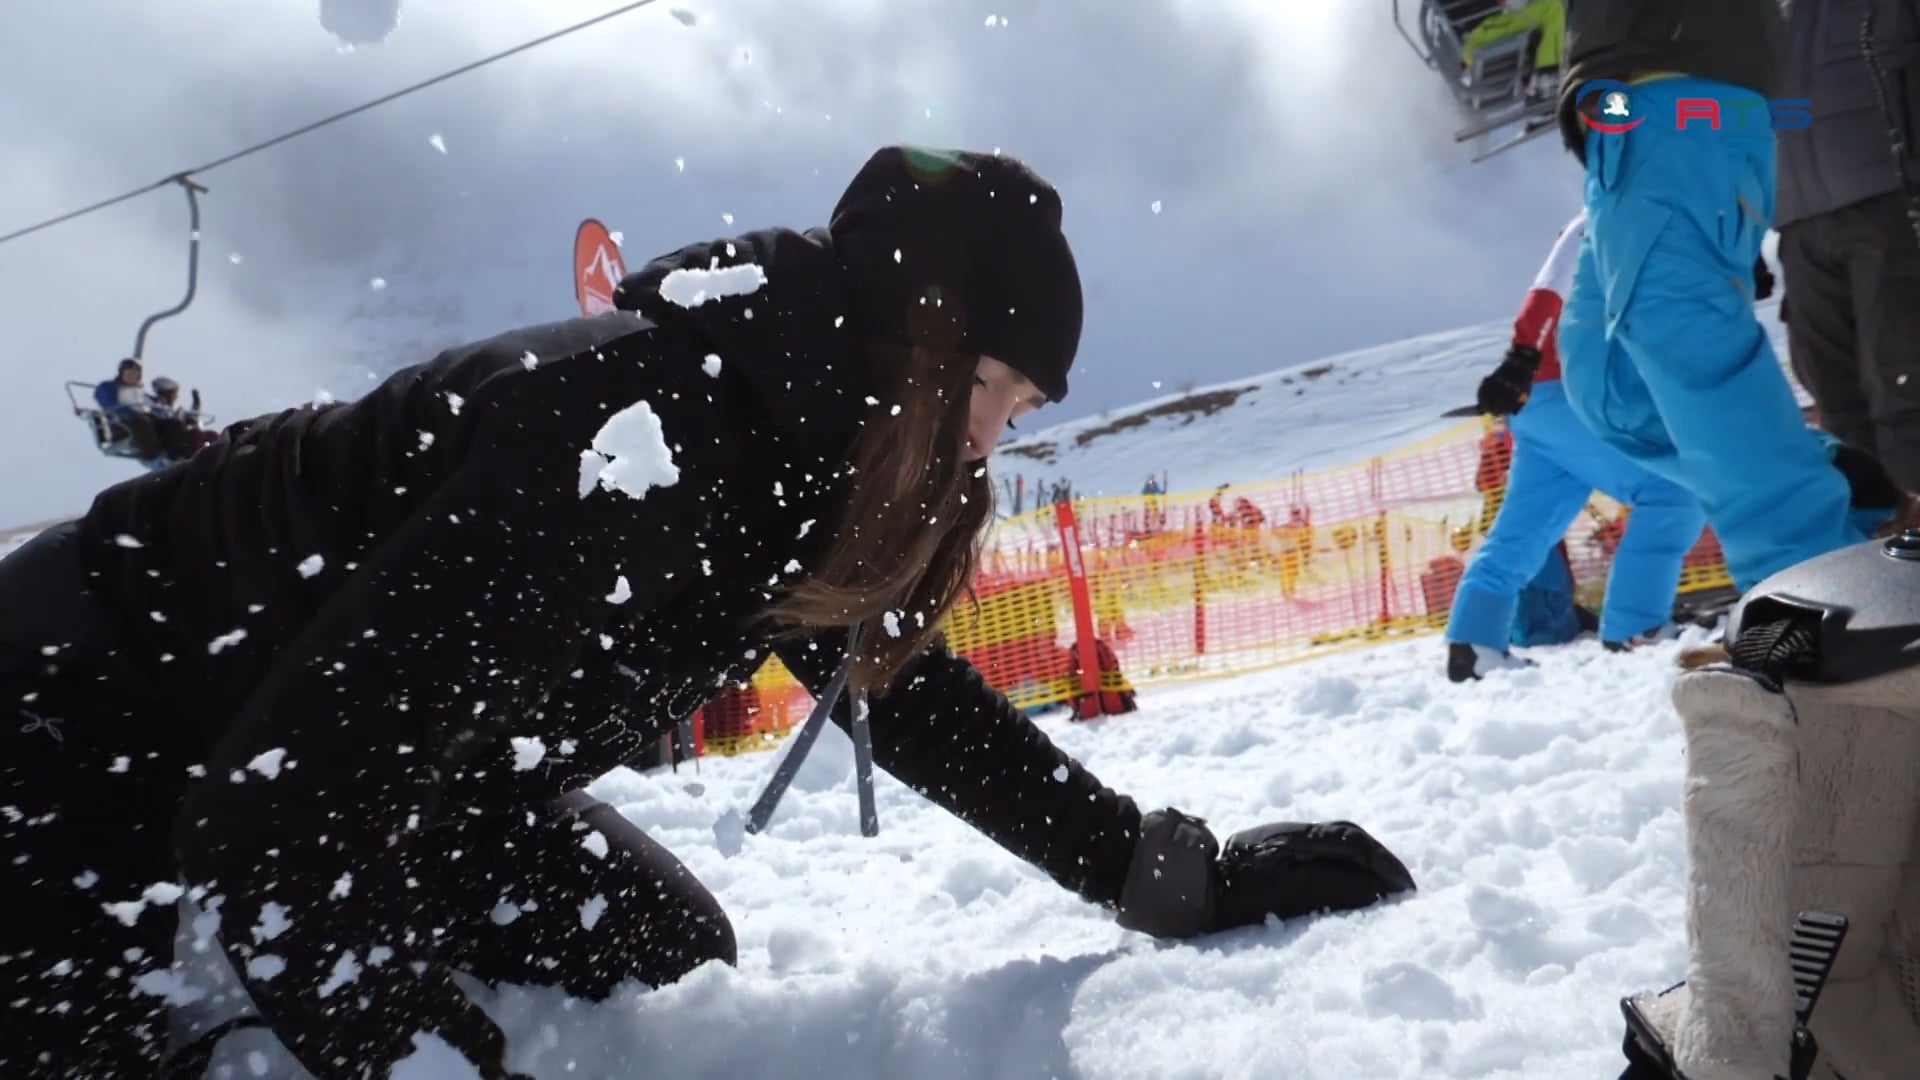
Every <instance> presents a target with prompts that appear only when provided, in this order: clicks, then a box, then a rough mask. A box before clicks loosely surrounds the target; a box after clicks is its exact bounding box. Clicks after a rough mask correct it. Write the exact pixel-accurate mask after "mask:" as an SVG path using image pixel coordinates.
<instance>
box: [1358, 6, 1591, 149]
mask: <svg viewBox="0 0 1920 1080" xmlns="http://www.w3.org/2000/svg"><path fill="white" fill-rule="evenodd" d="M1559 3H1562V0H1534V3H1533V4H1531V5H1524V4H1523V5H1520V6H1517V7H1513V6H1510V5H1509V4H1508V3H1506V2H1505V0H1421V2H1420V10H1419V13H1418V15H1417V16H1416V21H1415V28H1416V30H1417V31H1418V37H1417V38H1416V37H1415V36H1414V34H1411V33H1409V32H1408V31H1407V26H1406V22H1405V21H1404V19H1403V18H1402V16H1401V12H1400V0H1393V22H1394V28H1395V29H1397V30H1398V31H1399V32H1400V36H1401V37H1402V38H1404V39H1406V42H1407V44H1408V45H1409V46H1411V47H1412V48H1413V51H1414V54H1415V55H1417V56H1419V57H1420V59H1421V62H1423V63H1424V64H1426V65H1427V67H1429V68H1431V69H1432V70H1434V71H1435V72H1438V73H1439V74H1440V76H1441V77H1442V79H1443V80H1444V81H1445V83H1446V86H1447V89H1448V90H1449V91H1450V92H1451V94H1452V95H1453V99H1454V101H1455V102H1456V103H1457V104H1458V105H1459V106H1460V109H1461V111H1462V113H1463V114H1464V115H1466V116H1467V117H1469V118H1470V120H1469V123H1468V124H1467V125H1466V126H1464V127H1462V128H1461V129H1460V130H1458V131H1456V132H1454V141H1455V142H1462V143H1464V142H1471V141H1474V140H1477V139H1488V142H1487V144H1486V145H1485V146H1484V147H1483V148H1482V149H1481V150H1480V151H1479V152H1478V153H1476V154H1475V156H1474V157H1473V161H1475V162H1481V161H1485V160H1486V159H1488V158H1490V157H1492V156H1494V155H1495V154H1498V153H1501V152H1503V151H1506V150H1510V149H1512V148H1513V147H1515V146H1518V145H1520V144H1521V143H1522V142H1526V141H1529V140H1531V139H1533V138H1535V137H1537V136H1539V135H1542V134H1545V133H1546V132H1548V131H1551V130H1553V129H1554V127H1555V123H1556V120H1555V117H1556V110H1557V101H1556V99H1557V97H1558V92H1559V86H1560V76H1561V74H1562V66H1561V65H1559V64H1555V65H1553V66H1551V67H1546V68H1542V67H1541V66H1540V65H1539V64H1538V62H1537V58H1538V56H1539V53H1540V50H1541V49H1542V48H1543V47H1546V44H1547V43H1545V42H1543V41H1542V40H1541V38H1542V34H1541V32H1540V31H1539V30H1538V28H1537V27H1535V26H1532V25H1509V24H1506V23H1505V22H1504V21H1502V20H1496V16H1501V15H1504V14H1508V13H1509V12H1515V13H1518V12H1523V11H1525V10H1527V9H1528V8H1531V7H1534V6H1536V5H1545V4H1559ZM1490 20H1495V21H1491V22H1490ZM1503 31H1504V32H1503ZM1509 129H1512V130H1511V131H1510V130H1509ZM1499 133H1505V135H1504V137H1503V138H1498V139H1494V138H1490V137H1491V136H1494V135H1496V134H1499Z"/></svg>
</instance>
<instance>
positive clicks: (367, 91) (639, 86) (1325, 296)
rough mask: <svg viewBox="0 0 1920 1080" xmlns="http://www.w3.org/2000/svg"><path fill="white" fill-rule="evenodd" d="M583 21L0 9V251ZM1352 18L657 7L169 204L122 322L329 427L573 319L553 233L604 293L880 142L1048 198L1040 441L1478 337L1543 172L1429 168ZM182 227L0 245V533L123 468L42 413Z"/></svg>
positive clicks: (1376, 37) (1511, 286)
mask: <svg viewBox="0 0 1920 1080" xmlns="http://www.w3.org/2000/svg"><path fill="white" fill-rule="evenodd" d="M391 2H392V0H332V3H331V4H330V6H332V7H334V8H335V9H336V10H337V12H338V13H339V14H340V15H342V16H345V15H350V14H353V12H352V11H351V10H349V9H369V8H371V9H378V8H380V7H382V6H385V5H388V4H391ZM618 2H619V0H540V2H538V3H531V2H525V0H403V3H402V4H401V6H400V21H399V24H398V27H397V28H396V29H394V30H393V31H392V32H391V33H389V34H388V35H387V36H386V37H385V38H384V39H383V40H381V41H379V42H378V43H377V44H372V45H366V46H362V47H358V48H347V47H344V46H343V44H342V42H341V39H340V38H338V37H337V36H335V34H333V33H330V32H329V31H328V30H327V29H326V28H325V27H323V25H322V22H321V2H320V0H193V2H191V3H188V2H184V0H17V2H14V3H8V4H4V5H0V72H4V73H5V74H4V76H3V77H0V234H3V233H6V232H10V231H12V230H13V229H15V228H18V227H20V226H22V225H25V224H29V223H31V222H32V221H34V220H36V219H38V218H41V217H45V216H50V215H52V214H55V213H59V212H63V211H66V210H69V209H72V208H74V207H77V206H80V205H84V204H86V203H90V202H93V201H95V200H96V199H99V198H102V197H104V196H108V195H112V194H116V193H117V192H119V191H120V190H123V189H125V188H127V187H131V186H134V185H137V184H141V183H146V182H151V181H153V180H157V179H160V178H162V177H165V176H167V175H168V174H170V173H172V172H175V171H178V170H180V169H183V168H187V167H191V166H194V165H197V164H200V163H203V162H206V161H209V160H212V159H214V158H217V157H220V156H222V155H223V154H226V153H228V152H230V151H232V150H234V149H237V148H239V147H241V146H243V145H245V144H247V143H249V142H252V141H254V140H257V139H260V138H264V137H266V136H270V135H274V134H278V133H280V132H281V131H283V130H286V129H290V128H293V127H296V126H298V125H300V124H302V123H305V122H307V121H309V120H312V119H315V118H317V117H319V116H321V115H324V114H326V113H328V112H331V111H334V110H336V109H339V108H343V107H347V106H351V105H355V104H358V103H360V102H362V101H364V100H366V99H369V98H372V97H375V96H377V95H379V94H382V93H386V92H388V91H389V90H392V89H396V88H398V87H401V86H403V85H406V84H407V83H410V82H413V81H415V80H418V79H420V78H424V77H426V76H429V75H432V74H436V73H438V72H440V71H442V70H445V69H447V68H450V67H454V66H458V65H460V64H463V63H466V62H468V61H470V60H472V59H475V58H478V57H480V56H482V55H485V54H487V53H489V52H493V51H496V50H499V49H501V48H505V47H507V46H510V45H513V44H517V43H519V42H521V41H523V40H526V39H529V38H532V37H536V36H538V35H540V34H543V33H546V32H548V31H551V30H554V29H557V28H559V27H561V26H564V25H567V24H568V23H571V22H575V21H578V20H579V19H581V18H584V17H587V16H589V15H593V14H597V13H599V12H601V11H603V10H607V9H609V8H612V7H615V6H618ZM675 12H678V13H680V14H681V15H682V16H683V17H676V15H675ZM1389 12H1390V5H1389V2H1388V0H1338V2H1329V0H977V2H976V0H659V2H658V3H656V4H655V5H653V6H651V7H648V8H644V9H642V10H640V11H637V12H633V13H631V14H626V15H622V16H620V17H618V18H617V19H614V20H611V21H609V22H607V23H603V24H601V25H600V26H597V27H594V28H592V29H589V30H586V31H583V32H581V33H579V34H575V35H572V36H570V37H567V38H563V39H561V40H560V41H557V42H555V43H553V44H550V45H547V46H544V47H541V48H539V49H535V50H533V51H531V52H528V53H524V54H521V55H519V56H516V57H513V58H510V59H508V60H505V61H502V62H500V63H498V64H494V65H491V66H489V67H486V68H483V69H481V70H479V71H476V72H473V73H471V74H468V75H464V76H461V77H460V78H457V79H454V80H452V81H449V82H446V83H443V84H440V85H439V86H436V87H433V88H431V89H429V90H426V91H423V92H421V93H418V94H415V95H413V96H411V97H408V98H405V99H403V100H401V101H399V102H396V103H394V104H391V105H388V106H385V107H383V108H380V109H376V110H373V111H371V112H368V113H365V114H362V115H360V116H358V117H355V118H353V119H351V120H348V121H346V122H343V123H340V124H337V125H334V126H332V127H329V128H326V129H324V130H322V131H319V132H317V133H314V134H311V135H308V136H305V137H303V138H300V139H298V140H295V141H293V142H290V143H286V144H283V145H281V146H280V147H277V148H275V149H272V150H269V151H266V152H264V153H261V154H259V155H256V156H253V157H250V158H247V159H245V160H243V161H241V162H238V163H236V164H233V165H228V166H225V167H222V168H220V169H216V170H214V171H212V172H210V173H207V174H205V175H203V176H201V177H200V180H201V182H202V183H204V184H206V185H207V186H208V187H209V188H210V189H211V191H210V193H209V194H208V195H206V196H204V197H203V204H204V215H205V216H204V221H203V228H202V238H203V241H204V244H205V248H204V251H203V258H202V267H201V269H202V274H201V281H200V290H199V296H198V298H197V299H196V301H195V303H194V305H193V307H192V308H191V310H189V311H188V312H187V313H186V314H184V315H182V316H179V317H177V318H174V319H171V320H168V321H165V322H162V323H159V324H158V325H157V326H156V327H155V328H154V330H153V331H152V333H151V335H150V337H149V340H148V343H147V348H146V358H147V374H148V376H149V377H152V376H156V375H171V376H173V377H175V378H177V379H180V380H181V381H182V382H184V383H186V384H188V385H190V386H197V387H199V388H200V389H201V390H202V391H203V393H204V394H205V395H206V398H207V404H208V407H209V408H210V409H212V410H213V411H214V412H215V413H216V414H217V415H218V417H219V419H220V420H221V421H222V422H225V421H228V420H232V419H237V418H240V417H244V416H248V415H253V414H257V413H262V412H268V411H272V410H275V409H278V408H282V407H285V406H287V405H291V404H296V403H298V402H301V401H304V400H308V399H310V398H312V397H313V396H315V395H316V394H317V393H319V392H322V391H324V392H326V393H330V394H332V395H333V396H335V397H339V398H350V397H354V396H357V395H358V394H360V393H362V392H364V391H365V390H366V389H367V388H368V387H370V386H371V385H373V382H372V379H373V377H376V376H378V375H380V374H384V373H385V372H388V371H391V370H393V369H395V368H397V367H401V366H404V365H406V364H410V363H415V362H418V361H422V360H425V359H428V358H430V357H431V355H432V353H433V352H434V351H435V350H437V349H438V348H441V347H444V346H446V345H450V344H454V343H457V342H460V341H463V340H468V339H472V338H477V337H483V336H485V335H487V334H490V333H493V332H496V331H499V330H502V329H506V328H508V327H511V326H513V325H516V324H519V323H524V322H536V321H543V320H547V319H554V318H564V317H567V316H569V315H571V314H574V313H576V312H577V310H578V309H577V307H576V306H575V302H574V298H573V291H572V281H571V272H570V265H569V264H570V259H571V243H572V237H573V230H574V227H575V226H576V225H577V224H578V223H579V221H580V220H581V219H582V218H584V217H587V216H596V217H599V218H601V219H603V220H604V221H606V222H607V224H608V225H609V226H610V227H611V228H613V229H616V230H619V231H620V232H622V233H623V234H624V244H625V249H626V256H627V261H628V263H629V265H638V264H639V263H641V262H643V261H645V260H646V259H647V258H649V257H651V256H652V255H655V254H657V253H659V252H662V251H667V250H671V249H674V248H677V247H679V246H680V245H682V244H684V243H687V242H690V241H693V240H697V239H709V238H712V237H716V236H721V235H726V234H729V233H732V232H736V231H742V230H745V229H749V228H756V227H762V226H767V225H775V224H785V225H794V226H799V227H805V226H810V225H815V224H820V223H822V222H823V221H824V219H825V217H826V216H827V213H828V211H829V210H830V209H831V207H832V205H833V202H834V200H835V199H836V198H837V196H838V195H839V192H840V190H841V188H842V187H843V186H844V185H845V183H846V181H847V179H848V178H849V177H851V175H852V173H853V171H854V170H855V169H856V168H857V167H858V166H859V165H860V163H861V162H862V161H864V160H865V158H866V157H867V155H868V154H869V153H871V152H872V150H873V149H874V148H875V147H877V146H880V145H883V144H886V143H892V142H917V143H924V144H933V145H945V146H962V147H968V148H976V149H992V148H995V147H998V148H1000V149H1002V150H1003V151H1005V152H1007V153H1011V154H1015V155H1017V156H1020V157H1022V158H1025V159H1026V160H1028V161H1029V162H1031V163H1032V164H1033V165H1034V166H1035V167H1036V168H1037V169H1038V170H1039V171H1040V172H1041V173H1042V174H1044V175H1046V176H1047V177H1048V178H1049V179H1051V180H1053V181H1054V182H1055V183H1056V184H1058V185H1059V187H1060V188H1061V190H1062V193H1063V197H1064V199H1065V202H1066V229H1067V232H1068V235H1069V238H1070V239H1071V240H1072V242H1073V244H1074V245H1075V248H1076V251H1077V253H1078V255H1079V259H1080V264H1081V271H1082V275H1083V277H1084V280H1085V285H1086V288H1087V292H1088V299H1089V303H1088V309H1087V326H1086V333H1085V336H1084V338H1083V342H1082V349H1081V354H1080V362H1079V365H1078V366H1077V367H1076V370H1075V375H1074V390H1073V394H1072V397H1071V398H1070V399H1069V400H1068V401H1067V402H1066V403H1064V404H1063V405H1062V406H1060V407H1059V408H1058V409H1057V410H1054V412H1055V413H1056V415H1054V416H1051V417H1049V419H1068V418H1071V417H1074V416H1079V415H1085V414H1087V413H1091V412H1096V411H1100V410H1104V409H1109V408H1113V407H1116V406H1122V405H1125V404H1128V403H1130V402H1133V401H1137V400H1139V399H1141V398H1144V397H1150V396H1154V395H1156V394H1157V393H1164V392H1167V391H1168V390H1170V389H1172V388H1173V387H1175V386H1177V385H1179V384H1180V383H1181V382H1183V381H1185V380H1189V379H1191V380H1197V381H1199V382H1200V383H1202V384H1205V383H1208V382H1218V381H1222V380H1227V379H1232V378H1236V377H1239V376H1243V375H1250V374H1255V373H1259V372H1263V371H1268V370H1272V369H1274V368H1277V367H1283V366H1287V365H1291V364H1295V363H1300V362H1303V361H1306V360H1310V359H1313V358H1315V357H1317V356H1321V355H1325V354H1328V353H1332V352H1338V351H1343V350H1346V349H1352V348H1359V347H1363V346H1367V345H1372V344H1377V343H1380V342H1383V341H1388V340H1392V339H1396V338H1400V337H1405V336H1408V335H1411V334H1416V333H1423V332H1427V331H1433V330H1440V329H1447V328H1451V327H1455V326H1460V325H1463V324H1467V323H1473V322H1480V321H1484V320H1487V319H1495V318H1504V317H1507V316H1509V315H1511V313H1512V312H1513V310H1514V308H1515V306H1516V305H1517V304H1518V303H1519V301H1520V298H1521V295H1522V293H1523V292H1524V290H1525V288H1526V286H1527V285H1528V283H1529V281H1530V280H1531V278H1532V275H1533V271H1534V269H1535V268H1536V266H1537V265H1538V263H1539V261H1540V260H1541V258H1543V257H1544V255H1545V253H1546V250H1547V247H1548V246H1549V245H1550V243H1551V241H1552V239H1553V235H1554V232H1555V230H1556V229H1558V227H1559V226H1560V225H1561V224H1563V223H1564V221H1565V219H1566V218H1567V216H1568V215H1569V214H1570V212H1571V211H1572V209H1573V208H1574V207H1575V205H1576V204H1577V200H1578V192H1579V179H1578V172H1577V167H1576V166H1575V165H1574V164H1573V162H1572V160H1571V159H1570V158H1568V157H1567V156H1566V155H1565V154H1564V153H1562V152H1561V151H1560V150H1559V148H1558V147H1557V145H1556V144H1555V143H1554V142H1553V141H1552V140H1551V139H1542V140H1538V141H1537V142H1535V143H1534V144H1532V145H1531V146H1528V147H1525V148H1522V149H1521V150H1519V151H1516V152H1514V153H1512V154H1510V155H1508V156H1506V157H1504V158H1501V159H1497V160H1496V161H1494V162H1492V163H1489V164H1485V165H1480V166H1468V165H1467V164H1466V155H1465V153H1464V152H1462V151H1461V150H1460V149H1459V148H1458V147H1456V146H1455V145H1454V144H1453V141H1452V138H1451V135H1450V132H1451V129H1452V127H1453V126H1454V125H1455V121H1456V118H1455V117H1454V115H1453V113H1452V110H1451V108H1450V104H1449V103H1448V102H1447V101H1446V100H1444V95H1443V93H1442V91H1441V88H1440V86H1439V84H1438V83H1437V81H1436V80H1435V77H1434V76H1433V75H1432V74H1431V73H1429V72H1428V71H1427V70H1426V69H1425V68H1424V67H1422V66H1421V64H1420V62H1419V61H1418V60H1417V59H1416V58H1415V57H1414V56H1413V54H1412V53H1411V52H1410V51H1409V50H1408V49H1407V48H1406V46H1405V44H1404V43H1403V42H1402V41H1401V39H1400V38H1399V36H1398V35H1397V34H1396V33H1395V32H1394V29H1393V25H1392V20H1391V16H1390V13H1389ZM375 14H376V21H378V20H377V14H378V13H377V10H376V12H375ZM684 16H690V17H691V22H692V24H691V25H688V24H687V22H686V20H685V18H684ZM989 16H997V17H998V18H997V19H996V20H994V22H995V23H996V25H989V20H988V17H989ZM336 25H338V24H336ZM435 136H438V140H437V141H438V143H439V144H440V145H441V146H444V148H445V149H444V152H442V150H441V149H439V148H438V147H437V146H436V145H435ZM676 159H680V160H681V161H683V162H684V168H683V167H681V166H680V165H677V164H676ZM1156 202H1158V203H1159V205H1160V211H1159V212H1158V213H1155V212H1154V210H1153V205H1154V204H1155V203H1156ZM186 214H187V209H186V203H185V199H184V197H183V196H182V195H180V194H179V193H178V191H177V190H174V189H166V190H162V191H157V192H154V193H151V194H148V195H144V196H142V197H140V198H139V199H136V200H133V201H131V202H128V203H124V204H122V205H120V206H117V207H114V208H112V209H109V210H106V211H102V212H100V213H97V214H94V215H92V216H90V217H87V218H85V219H82V220H78V221H74V222H71V223H68V224H65V225H61V226H58V227H56V228H53V229H49V230H46V231H44V232H41V233H38V234H36V235H33V236H31V237H28V238H25V239H21V240H16V241H13V242H11V243H7V244H4V245H0V326H3V327H4V331H5V337H4V338H3V339H0V342H3V344H0V371H4V373H5V374H6V376H7V382H8V384H9V385H10V386H11V387H12V389H13V393H12V395H11V399H12V404H13V409H12V411H11V414H10V422H9V423H7V424H5V425H0V454H4V457H5V461H6V462H7V466H8V468H7V470H6V478H5V480H4V482H0V527H6V526H10V525H15V524H24V523H27V522H34V521H40V520H44V519H48V518H54V517H60V516H65V515H71V514H77V513H79V512H81V511H83V510H84V509H85V507H86V506H87V503H88V502H89V500H90V499H91V497H92V495H93V493H94V492H95V491H97V490H98V489H99V488H101V487H102V486H105V485H106V484H110V483H113V482H116V481H118V480H120V479H124V478H126V477H129V476H132V475H134V474H135V466H134V465H132V464H131V463H129V462H125V461H117V460H108V459H104V458H101V457H100V456H99V455H98V454H97V453H95V452H94V451H93V449H92V447H91V444H90V442H89V440H88V436H87V434H86V432H85V430H84V429H83V428H82V425H81V423H80V422H79V421H78V420H76V419H74V417H73V416H72V413H71V411H70V410H69V409H68V408H67V406H66V404H65V399H64V397H63V396H62V394H61V387H60V383H61V382H62V381H63V380H68V379H75V380H84V381H86V382H88V383H92V382H94V381H97V380H99V379H102V378H106V377H108V376H110V375H111V374H112V371H113V367H114V364H115V362H116V361H117V360H118V359H119V358H120V357H122V356H124V355H127V354H128V353H129V352H130V351H131V349H132V344H133V338H134V334H135V331H136V330H137V328H138V326H139V324H140V322H141V320H142V319H143V318H145V316H146V315H147V314H149V313H150V312H153V311H155V310H158V309H161V308H164V307H166V306H168V305H170V304H172V303H174V302H175V301H176V300H177V299H178V298H179V296H180V294H181V292H182V290H183V288H184V284H185V281H184V272H185V258H186V236H187V228H186ZM729 214H730V215H732V224H731V225H729V224H727V223H726V222H725V221H724V219H723V215H729ZM376 278H378V279H380V280H381V281H382V282H384V287H383V288H378V289H376V288H374V287H373V285H372V284H371V283H372V282H373V280H374V279H376ZM1497 359H1498V358H1497V357H1488V358H1487V362H1488V364H1489V365H1491V364H1492V363H1494V362H1496V361H1497ZM1156 381H1158V382H1159V383H1160V384H1161V386H1160V387H1159V388H1158V389H1156V386H1155V383H1156ZM1283 468H1284V463H1277V464H1276V471H1282V469H1283Z"/></svg>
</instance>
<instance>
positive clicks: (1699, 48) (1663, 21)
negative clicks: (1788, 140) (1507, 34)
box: [1560, 0, 1787, 162]
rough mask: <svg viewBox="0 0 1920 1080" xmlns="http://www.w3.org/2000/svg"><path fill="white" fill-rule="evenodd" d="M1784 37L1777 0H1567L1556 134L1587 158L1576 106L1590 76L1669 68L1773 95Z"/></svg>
mask: <svg viewBox="0 0 1920 1080" xmlns="http://www.w3.org/2000/svg"><path fill="white" fill-rule="evenodd" d="M1786 42H1787V30H1786V20H1785V18H1784V17H1783V16H1782V15H1781V14H1780V4H1779V0H1567V48H1566V65H1567V72H1566V76H1565V78H1564V79H1563V80H1562V82H1561V84H1560V134H1561V138H1562V139H1563V140H1564V141H1565V143H1566V146H1567V149H1569V150H1571V151H1573V154H1574V156H1575V157H1577V158H1579V159H1580V160H1581V161H1582V162H1584V161H1586V157H1587V129H1586V127H1585V126H1584V125H1582V124H1581V123H1580V117H1579V111H1578V110H1579V105H1580V95H1581V89H1582V87H1583V85H1584V84H1585V83H1587V82H1588V81H1590V80H1593V79H1613V80H1616V81H1619V82H1626V81H1628V80H1629V79H1631V78H1633V77H1634V76H1636V75H1650V74H1655V73H1674V74H1680V75H1692V76H1695V77H1697V78H1702V79H1713V80H1715V81H1718V82H1724V83H1731V84H1733V85H1735V86H1741V87H1745V88H1746V89H1749V90H1752V91H1754V92H1755V93H1759V94H1763V95H1765V96H1767V97H1778V96H1780V90H1781V81H1782V74H1783V72H1782V68H1783V65H1784V63H1785V60H1786Z"/></svg>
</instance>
